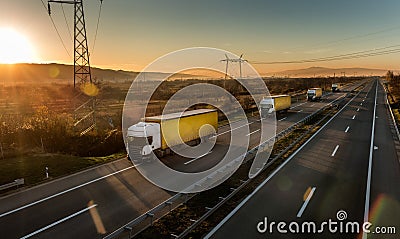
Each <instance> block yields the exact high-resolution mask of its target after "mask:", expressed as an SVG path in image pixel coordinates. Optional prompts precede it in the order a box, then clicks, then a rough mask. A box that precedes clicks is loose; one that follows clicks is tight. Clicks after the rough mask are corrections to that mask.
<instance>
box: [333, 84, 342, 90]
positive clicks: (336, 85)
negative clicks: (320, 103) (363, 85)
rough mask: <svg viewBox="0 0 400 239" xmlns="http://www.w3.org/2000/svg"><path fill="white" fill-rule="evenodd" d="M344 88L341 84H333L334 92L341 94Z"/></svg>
mask: <svg viewBox="0 0 400 239" xmlns="http://www.w3.org/2000/svg"><path fill="white" fill-rule="evenodd" d="M342 87H343V84H341V83H333V84H332V92H339V91H340V90H341V89H342Z"/></svg>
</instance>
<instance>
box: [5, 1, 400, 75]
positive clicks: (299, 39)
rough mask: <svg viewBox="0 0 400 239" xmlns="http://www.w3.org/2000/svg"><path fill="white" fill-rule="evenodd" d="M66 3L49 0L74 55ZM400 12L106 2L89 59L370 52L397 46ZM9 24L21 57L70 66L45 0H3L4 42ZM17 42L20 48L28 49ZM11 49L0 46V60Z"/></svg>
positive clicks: (137, 64) (121, 65)
mask: <svg viewBox="0 0 400 239" xmlns="http://www.w3.org/2000/svg"><path fill="white" fill-rule="evenodd" d="M43 2H44V3H45V4H46V5H47V1H45V0H43ZM99 6H100V0H84V7H85V19H86V28H87V36H88V40H89V49H90V50H91V51H92V48H93V43H94V36H95V29H96V23H97V15H98V13H99ZM63 8H64V13H65V16H66V19H67V21H66V20H65V19H64V15H63V12H62V9H61V6H60V5H56V4H54V5H52V17H53V19H54V22H55V25H56V27H57V29H58V30H59V32H60V35H61V37H62V39H63V42H64V43H65V45H66V47H67V50H68V53H69V54H70V55H72V52H73V42H72V40H71V38H70V35H69V31H68V28H69V29H70V30H72V26H73V8H72V6H71V5H65V4H64V5H63ZM399 9H400V1H398V0H380V1H376V0H335V1H330V0H329V1H328V0H301V1H300V0H253V1H243V0H229V1H228V0H218V1H215V0H202V1H189V0H168V1H166V0H104V1H103V5H102V13H101V18H100V24H99V30H98V34H97V39H96V43H95V47H94V49H93V51H92V52H91V55H90V56H91V59H90V61H91V64H92V66H98V67H104V68H112V69H124V70H134V71H140V70H141V69H143V68H144V67H145V66H146V65H148V64H149V63H151V62H152V61H154V60H155V59H157V58H158V57H160V56H162V55H164V54H167V53H169V52H172V51H175V50H180V49H182V48H186V47H197V46H202V47H214V48H221V49H224V50H227V51H231V52H233V53H235V54H237V55H240V54H242V53H244V58H245V59H247V60H249V61H250V62H252V61H261V62H270V61H293V60H299V59H311V58H319V57H327V56H334V55H340V54H347V53H352V52H357V51H365V50H371V49H376V48H382V47H387V46H392V45H397V44H400V43H399V42H400V14H398V11H399ZM67 23H68V26H67ZM1 29H3V30H2V31H1ZM4 29H13V31H14V33H15V32H16V33H17V34H19V35H20V36H22V37H23V39H24V41H25V42H28V43H27V44H29V45H30V46H31V52H30V54H31V56H30V57H29V58H28V59H26V58H21V59H22V61H24V60H25V61H32V62H43V63H44V62H46V63H47V62H58V63H68V64H71V63H72V57H70V56H69V55H68V54H67V52H66V50H65V49H64V48H63V45H62V43H61V41H60V39H59V38H58V36H57V33H56V31H55V28H54V27H53V25H52V23H51V21H50V18H49V16H48V14H47V11H46V9H45V8H44V6H43V5H42V2H41V0H14V1H6V0H0V43H1V38H3V39H4V38H6V37H7V36H4V35H6V34H4V32H7V31H4ZM7 35H9V34H7ZM21 44H22V43H21ZM3 45H4V40H3ZM13 47H14V48H15V50H16V51H17V49H16V48H18V49H19V48H21V49H22V47H23V46H22V45H20V46H16V44H14V45H13ZM9 49H11V48H10V47H9V48H6V47H0V60H1V54H6V53H4V52H5V51H6V50H9ZM1 51H3V53H2V52H1ZM7 54H8V53H7ZM20 54H22V55H23V54H24V53H23V52H22V53H20ZM399 59H400V53H396V54H391V55H383V56H376V57H369V58H360V59H351V60H341V61H329V62H313V63H301V64H274V65H255V67H256V69H257V70H258V71H259V72H260V73H267V72H276V71H281V70H287V69H301V68H307V67H312V66H321V67H332V68H341V67H367V68H380V69H399V68H400V67H398V60H399Z"/></svg>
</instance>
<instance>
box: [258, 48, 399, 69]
mask: <svg viewBox="0 0 400 239" xmlns="http://www.w3.org/2000/svg"><path fill="white" fill-rule="evenodd" d="M395 47H400V45H393V46H387V47H381V48H376V49H371V50H365V51H359V52H353V53H347V54H341V55H335V56H328V57H321V58H312V59H302V60H294V61H270V62H260V61H251V63H252V64H265V65H273V64H296V63H310V62H325V61H337V60H349V59H357V58H364V57H371V56H379V55H387V54H394V53H399V52H400V48H395ZM392 48H394V49H392ZM388 49H390V50H388Z"/></svg>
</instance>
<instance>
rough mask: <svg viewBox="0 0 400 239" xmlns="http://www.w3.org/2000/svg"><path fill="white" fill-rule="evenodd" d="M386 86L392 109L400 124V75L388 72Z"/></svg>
mask: <svg viewBox="0 0 400 239" xmlns="http://www.w3.org/2000/svg"><path fill="white" fill-rule="evenodd" d="M386 80H387V82H386V86H387V88H388V89H389V94H388V98H389V103H390V106H391V107H392V110H393V113H394V115H395V117H396V119H397V123H399V122H400V75H394V74H393V72H392V71H388V72H387V74H386Z"/></svg>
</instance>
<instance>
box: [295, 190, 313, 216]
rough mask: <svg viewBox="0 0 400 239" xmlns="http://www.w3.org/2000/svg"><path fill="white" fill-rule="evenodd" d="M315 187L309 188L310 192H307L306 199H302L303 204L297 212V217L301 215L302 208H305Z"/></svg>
mask: <svg viewBox="0 0 400 239" xmlns="http://www.w3.org/2000/svg"><path fill="white" fill-rule="evenodd" d="M315 189H316V187H313V188H312V189H311V192H310V193H309V194H308V196H307V199H306V200H305V201H304V203H303V205H302V206H301V208H300V210H299V212H298V213H297V217H301V215H303V212H304V210H305V209H306V207H307V205H308V202H310V200H311V197H312V196H313V195H314V192H315Z"/></svg>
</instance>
